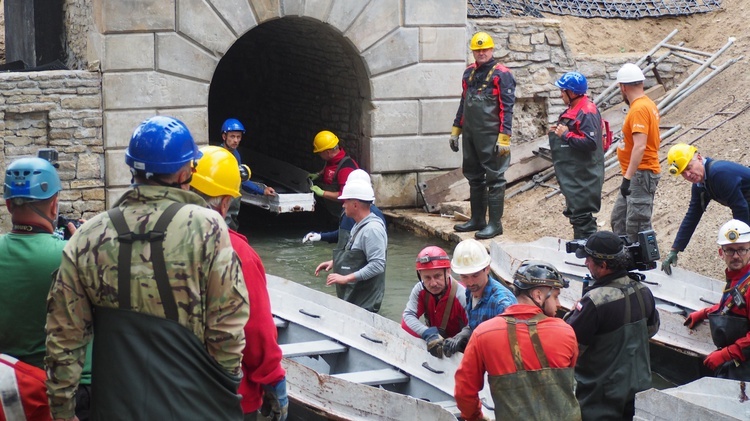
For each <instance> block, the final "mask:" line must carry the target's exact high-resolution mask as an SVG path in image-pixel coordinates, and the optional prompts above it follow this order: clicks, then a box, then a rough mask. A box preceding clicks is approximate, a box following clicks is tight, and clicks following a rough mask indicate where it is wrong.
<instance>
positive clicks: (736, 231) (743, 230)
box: [716, 219, 750, 246]
mask: <svg viewBox="0 0 750 421" xmlns="http://www.w3.org/2000/svg"><path fill="white" fill-rule="evenodd" d="M716 242H717V243H719V245H720V246H724V245H727V244H737V243H750V226H748V225H747V224H746V223H744V222H742V221H739V220H737V219H732V220H731V221H729V222H727V223H726V224H724V225H722V226H721V228H719V235H718V238H717V241H716Z"/></svg>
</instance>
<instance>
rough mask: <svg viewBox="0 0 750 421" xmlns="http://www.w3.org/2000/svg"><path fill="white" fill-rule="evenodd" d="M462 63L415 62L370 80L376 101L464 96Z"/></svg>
mask: <svg viewBox="0 0 750 421" xmlns="http://www.w3.org/2000/svg"><path fill="white" fill-rule="evenodd" d="M465 68H466V66H465V65H464V64H463V63H448V64H446V63H441V64H436V63H435V64H433V63H427V64H416V65H413V66H409V67H406V68H404V69H400V70H396V71H393V72H389V73H386V74H382V75H379V76H375V77H373V78H371V79H370V83H371V86H372V98H373V100H379V99H400V98H444V97H454V98H456V97H459V96H460V95H461V75H463V72H464V69H465Z"/></svg>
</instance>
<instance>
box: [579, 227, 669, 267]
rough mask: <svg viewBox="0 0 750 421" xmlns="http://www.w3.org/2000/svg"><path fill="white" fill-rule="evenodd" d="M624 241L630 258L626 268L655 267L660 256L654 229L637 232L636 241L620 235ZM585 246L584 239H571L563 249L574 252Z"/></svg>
mask: <svg viewBox="0 0 750 421" xmlns="http://www.w3.org/2000/svg"><path fill="white" fill-rule="evenodd" d="M620 238H621V239H622V241H623V243H625V252H626V253H627V254H628V257H629V258H630V259H629V261H630V263H629V264H628V270H629V271H630V270H641V271H644V270H651V269H656V262H657V261H658V260H659V259H660V258H661V256H660V255H659V245H658V244H657V243H656V232H654V230H648V231H641V232H639V233H638V241H636V242H634V243H631V242H630V241H629V240H628V237H627V235H621V236H620ZM584 247H586V240H573V241H568V242H567V243H565V251H566V252H568V253H575V252H576V250H578V249H583V248H584Z"/></svg>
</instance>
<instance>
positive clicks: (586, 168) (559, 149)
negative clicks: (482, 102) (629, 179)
mask: <svg viewBox="0 0 750 421" xmlns="http://www.w3.org/2000/svg"><path fill="white" fill-rule="evenodd" d="M555 86H557V87H558V88H560V96H561V97H562V100H563V102H564V103H565V105H567V106H568V109H567V110H565V112H563V113H562V114H561V115H560V117H559V118H558V119H557V123H556V124H554V125H552V127H550V131H549V146H550V152H551V153H552V163H553V164H554V166H555V177H557V181H558V182H559V183H560V191H561V192H562V194H563V196H565V210H564V211H563V215H565V216H567V217H568V220H570V225H572V226H573V238H575V239H581V240H583V239H586V238H588V237H589V236H590V235H591V234H593V233H595V232H596V217H595V216H594V214H595V213H599V209H600V208H601V204H602V184H603V183H604V149H603V147H602V116H601V115H600V114H599V110H598V109H597V108H596V104H594V102H593V101H591V99H589V97H588V96H587V95H586V91H587V90H588V82H587V81H586V77H585V76H584V75H582V74H581V73H578V72H568V73H565V74H564V75H562V77H561V78H560V79H559V80H557V82H555Z"/></svg>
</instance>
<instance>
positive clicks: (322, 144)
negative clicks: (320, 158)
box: [313, 130, 339, 153]
mask: <svg viewBox="0 0 750 421" xmlns="http://www.w3.org/2000/svg"><path fill="white" fill-rule="evenodd" d="M338 144H339V138H338V137H336V135H335V134H333V133H332V132H329V131H328V130H323V131H322V132H320V133H318V134H316V135H315V140H313V153H319V152H323V151H327V150H329V149H333V148H335V147H336V145H338Z"/></svg>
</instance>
